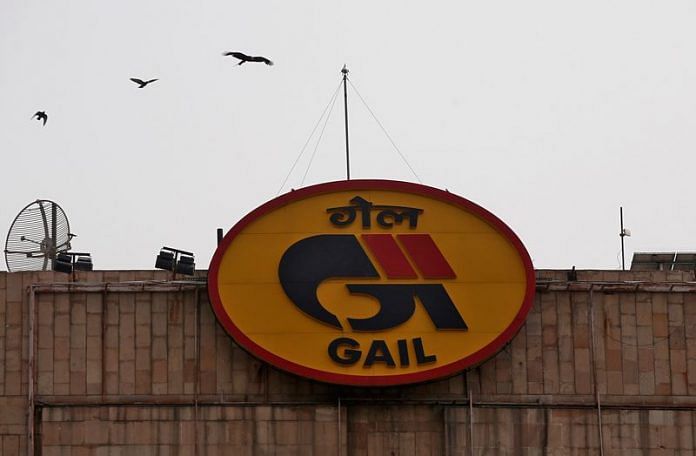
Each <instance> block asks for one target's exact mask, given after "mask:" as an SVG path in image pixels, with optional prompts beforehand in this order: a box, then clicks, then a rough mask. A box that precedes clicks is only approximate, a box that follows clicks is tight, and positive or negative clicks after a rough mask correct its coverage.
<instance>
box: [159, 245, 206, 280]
mask: <svg viewBox="0 0 696 456" xmlns="http://www.w3.org/2000/svg"><path fill="white" fill-rule="evenodd" d="M155 267H156V268H157V269H164V270H165V271H172V272H174V273H177V274H184V275H193V274H194V272H195V269H196V263H195V261H194V259H193V253H191V252H187V251H185V250H178V249H173V248H171V247H162V248H161V249H160V252H159V255H157V259H156V260H155Z"/></svg>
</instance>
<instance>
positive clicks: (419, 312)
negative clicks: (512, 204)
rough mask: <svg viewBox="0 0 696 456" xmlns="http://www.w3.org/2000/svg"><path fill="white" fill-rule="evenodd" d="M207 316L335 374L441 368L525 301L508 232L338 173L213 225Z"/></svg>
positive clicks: (280, 356) (434, 193)
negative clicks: (228, 224)
mask: <svg viewBox="0 0 696 456" xmlns="http://www.w3.org/2000/svg"><path fill="white" fill-rule="evenodd" d="M208 281H209V287H208V288H209V295H210V299H211V303H212V306H213V309H214V311H215V314H216V316H217V318H218V320H219V321H220V323H221V324H222V325H223V327H224V328H225V329H226V330H227V332H228V333H229V334H230V335H231V336H232V337H233V338H234V339H235V340H236V341H237V343H238V344H240V345H241V346H242V347H243V348H245V349H246V350H247V351H249V352H250V353H252V354H253V355H255V356H257V357H259V358H260V359H262V360H264V361H267V362H269V363H271V364H273V365H275V366H277V367H278V368H281V369H284V370H286V371H289V372H292V373H295V374H298V375H302V376H305V377H308V378H312V379H316V380H321V381H326V382H331V383H339V384H348V385H366V386H367V385H370V386H379V385H384V386H386V385H398V384H408V383H415V382H421V381H427V380H433V379H436V378H440V377H444V376H448V375H452V374H454V373H457V372H459V371H461V370H463V369H466V368H467V367H469V366H472V365H474V364H477V363H479V362H481V361H483V360H485V359H486V358H488V357H490V356H491V355H493V354H494V353H495V352H497V350H499V349H500V348H501V347H502V346H503V345H504V344H505V343H506V342H508V341H509V340H510V338H511V337H512V336H514V334H515V333H516V332H517V330H518V329H519V328H520V326H521V325H522V323H523V322H524V319H525V317H526V315H527V313H528V311H529V309H530V307H531V304H532V300H533V293H534V271H533V268H532V264H531V260H530V259H529V255H528V254H527V251H526V250H525V249H524V246H523V245H522V243H521V242H520V241H519V239H518V238H517V236H515V234H514V233H513V232H512V231H511V230H510V229H509V228H508V227H507V226H506V225H504V224H503V223H502V222H501V221H500V220H498V219H497V218H496V217H495V216H493V215H492V214H490V213H489V212H487V211H485V210H484V209H482V208H481V207H479V206H476V205H475V204H473V203H471V202H469V201H467V200H465V199H463V198H460V197H458V196H455V195H452V194H450V193H448V192H443V191H440V190H437V189H433V188H430V187H425V186H422V185H415V184H408V183H404V182H394V181H380V180H369V181H367V180H366V181H343V182H333V183H328V184H321V185H316V186H313V187H307V188H305V189H302V190H298V191H293V192H291V193H288V194H286V195H283V196H281V197H279V198H276V199H275V200H272V201H270V202H268V203H266V204H264V205H263V206H261V207H259V208H258V209H256V210H255V211H253V212H252V213H250V214H249V215H247V216H246V217H245V218H244V219H242V220H241V221H240V222H239V223H238V224H237V225H235V226H234V227H233V228H232V229H231V230H230V232H229V233H228V234H227V236H225V238H224V239H223V242H222V243H221V244H220V246H219V247H218V250H217V251H216V252H215V255H214V257H213V260H212V262H211V266H210V270H209V273H208Z"/></svg>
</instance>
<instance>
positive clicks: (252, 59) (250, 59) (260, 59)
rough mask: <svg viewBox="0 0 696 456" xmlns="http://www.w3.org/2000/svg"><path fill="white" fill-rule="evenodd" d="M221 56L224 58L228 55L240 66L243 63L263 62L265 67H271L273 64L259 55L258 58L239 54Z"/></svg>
mask: <svg viewBox="0 0 696 456" xmlns="http://www.w3.org/2000/svg"><path fill="white" fill-rule="evenodd" d="M222 55H224V56H228V55H229V56H232V57H234V58H235V59H239V60H240V62H239V63H238V65H241V64H242V63H245V62H263V63H265V64H266V65H273V62H271V61H270V60H268V59H267V58H266V57H261V56H260V55H259V56H253V55H246V54H243V53H241V52H223V53H222Z"/></svg>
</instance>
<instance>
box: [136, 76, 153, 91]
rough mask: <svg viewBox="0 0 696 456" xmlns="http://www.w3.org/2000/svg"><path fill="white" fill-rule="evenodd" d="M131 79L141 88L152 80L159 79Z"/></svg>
mask: <svg viewBox="0 0 696 456" xmlns="http://www.w3.org/2000/svg"><path fill="white" fill-rule="evenodd" d="M130 80H131V81H133V82H135V83H136V84H138V85H139V87H138V88H139V89H142V88H143V87H145V86H146V85H148V84H149V83H151V82H155V81H157V79H150V80H149V81H143V80H142V79H138V78H130Z"/></svg>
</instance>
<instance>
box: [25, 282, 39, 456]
mask: <svg viewBox="0 0 696 456" xmlns="http://www.w3.org/2000/svg"><path fill="white" fill-rule="evenodd" d="M36 314H37V312H36V293H35V288H34V286H33V285H30V286H29V312H28V316H27V318H28V320H29V363H28V364H29V365H28V369H27V374H28V375H27V402H28V404H27V405H28V410H27V456H34V454H35V447H36V440H35V436H36V401H35V399H34V396H35V385H36V383H35V376H36V363H35V359H36V353H35V352H36V346H37V344H36V341H35V340H34V339H35V338H36V331H35V327H36V324H35V320H36Z"/></svg>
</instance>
